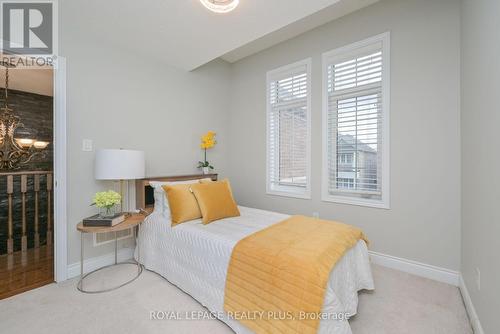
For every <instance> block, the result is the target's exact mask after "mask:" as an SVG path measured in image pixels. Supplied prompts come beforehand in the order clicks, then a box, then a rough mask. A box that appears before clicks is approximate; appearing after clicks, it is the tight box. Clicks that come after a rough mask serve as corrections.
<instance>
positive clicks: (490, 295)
mask: <svg viewBox="0 0 500 334" xmlns="http://www.w3.org/2000/svg"><path fill="white" fill-rule="evenodd" d="M499 13H500V2H499V1H498V0H464V1H462V105H461V107H462V275H463V277H464V280H465V283H466V285H467V289H468V291H469V294H470V296H471V299H472V302H473V304H474V307H475V309H476V312H477V314H478V316H479V319H480V321H481V324H482V327H483V329H484V332H485V333H498V331H499V329H500V318H499V317H498V310H500V287H499V286H498V282H499V281H500V267H499V265H498V263H499V261H498V259H499V256H498V247H497V245H498V236H499V235H500V224H499V213H498V212H499V211H498V205H499V196H498V189H500V178H499V177H498V172H499V170H500V155H499V154H498V149H499V148H498V147H499V145H498V144H499V140H498V126H499V124H500V109H499V105H498V95H499V92H500V34H499V32H500V20H499ZM476 268H478V269H479V270H480V272H481V290H478V288H477V285H476V273H475V271H476Z"/></svg>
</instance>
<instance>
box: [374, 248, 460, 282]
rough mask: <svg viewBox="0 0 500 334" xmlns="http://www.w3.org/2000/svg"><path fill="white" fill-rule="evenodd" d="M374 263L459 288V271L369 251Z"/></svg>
mask: <svg viewBox="0 0 500 334" xmlns="http://www.w3.org/2000/svg"><path fill="white" fill-rule="evenodd" d="M369 253H370V259H371V261H372V263H375V264H378V265H380V266H383V267H387V268H391V269H396V270H399V271H403V272H405V273H409V274H413V275H416V276H420V277H425V278H429V279H432V280H434V281H438V282H443V283H447V284H451V285H453V286H458V284H459V276H460V273H459V272H458V271H454V270H450V269H446V268H441V267H436V266H432V265H430V264H425V263H421V262H417V261H413V260H408V259H402V258H399V257H395V256H392V255H387V254H382V253H378V252H373V251H369Z"/></svg>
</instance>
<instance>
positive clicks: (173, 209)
mask: <svg viewBox="0 0 500 334" xmlns="http://www.w3.org/2000/svg"><path fill="white" fill-rule="evenodd" d="M191 186H192V184H176V185H164V186H163V187H162V188H163V190H165V192H166V193H167V199H168V206H169V208H170V216H171V220H172V226H175V225H178V224H181V223H184V222H187V221H190V220H193V219H198V218H201V212H200V208H199V206H198V202H197V201H196V198H195V197H194V195H193V193H192V192H191Z"/></svg>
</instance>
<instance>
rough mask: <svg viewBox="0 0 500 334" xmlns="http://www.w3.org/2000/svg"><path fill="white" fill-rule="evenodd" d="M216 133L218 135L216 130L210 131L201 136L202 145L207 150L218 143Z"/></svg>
mask: <svg viewBox="0 0 500 334" xmlns="http://www.w3.org/2000/svg"><path fill="white" fill-rule="evenodd" d="M215 135H216V133H215V132H213V131H208V132H207V133H206V134H205V135H203V136H201V144H200V147H201V148H202V149H205V150H206V149H209V148H212V147H214V146H215V144H217V141H216V140H215Z"/></svg>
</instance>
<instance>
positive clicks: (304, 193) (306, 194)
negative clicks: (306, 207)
mask: <svg viewBox="0 0 500 334" xmlns="http://www.w3.org/2000/svg"><path fill="white" fill-rule="evenodd" d="M311 65H312V58H306V59H303V60H300V61H297V62H295V63H292V64H288V65H285V66H282V67H279V68H276V69H273V70H270V71H268V72H267V73H266V86H265V87H266V193H267V194H268V195H275V196H285V197H293V198H300V199H311V94H312V91H311V87H312V86H311V81H312V80H311ZM303 66H305V67H306V75H307V83H306V87H307V97H306V117H307V125H306V126H307V136H306V179H307V180H306V186H305V187H298V186H292V185H275V184H271V175H270V172H271V170H270V156H271V146H270V115H271V112H272V111H273V108H272V106H271V96H270V89H269V87H270V84H271V82H273V81H276V80H279V78H280V77H283V76H286V75H287V74H288V73H290V74H292V73H293V72H294V70H295V69H296V68H298V67H303ZM278 166H279V164H278Z"/></svg>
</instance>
